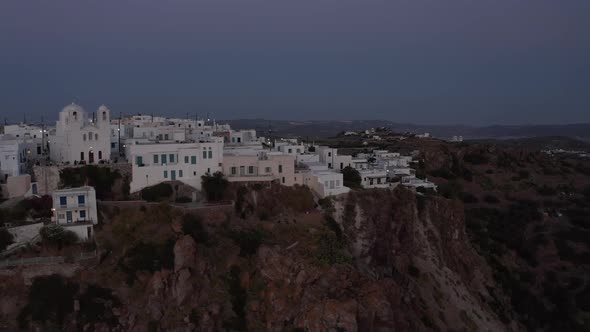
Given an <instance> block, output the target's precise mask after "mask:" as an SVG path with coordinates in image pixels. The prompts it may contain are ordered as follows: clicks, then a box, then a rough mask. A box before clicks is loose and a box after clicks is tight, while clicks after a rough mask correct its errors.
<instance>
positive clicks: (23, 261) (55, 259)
mask: <svg viewBox="0 0 590 332" xmlns="http://www.w3.org/2000/svg"><path fill="white" fill-rule="evenodd" d="M96 257H98V250H94V251H89V252H81V253H80V254H79V255H74V256H49V257H29V258H19V259H13V260H6V261H0V269H1V268H8V267H16V266H31V265H47V264H60V263H66V262H67V261H69V260H70V259H71V260H72V262H81V261H85V260H89V259H93V258H96Z"/></svg>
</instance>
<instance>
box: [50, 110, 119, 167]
mask: <svg viewBox="0 0 590 332" xmlns="http://www.w3.org/2000/svg"><path fill="white" fill-rule="evenodd" d="M49 146H50V157H51V159H52V160H53V161H55V162H61V163H71V164H74V163H96V162H99V161H101V160H110V159H111V156H110V155H111V121H110V111H109V109H108V108H107V107H106V106H100V107H99V108H98V111H97V113H96V116H93V115H92V116H91V115H89V114H88V113H87V112H86V111H85V110H84V109H83V108H82V107H80V106H78V105H76V104H74V103H72V104H70V105H68V106H66V107H64V109H63V110H62V111H61V112H60V113H59V120H58V121H57V123H56V126H55V135H54V136H49Z"/></svg>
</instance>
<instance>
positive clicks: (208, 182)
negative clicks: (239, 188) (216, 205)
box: [201, 172, 229, 201]
mask: <svg viewBox="0 0 590 332" xmlns="http://www.w3.org/2000/svg"><path fill="white" fill-rule="evenodd" d="M201 185H202V188H203V191H204V192H205V194H206V195H207V200H209V201H220V200H221V199H223V197H224V196H225V192H226V190H227V187H228V186H229V181H227V179H226V178H225V177H224V176H223V173H221V172H215V173H214V174H213V175H209V174H205V175H203V176H201Z"/></svg>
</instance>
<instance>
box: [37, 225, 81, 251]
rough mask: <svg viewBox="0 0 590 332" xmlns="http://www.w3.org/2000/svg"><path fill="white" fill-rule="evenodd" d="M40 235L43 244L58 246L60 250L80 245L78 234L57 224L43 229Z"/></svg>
mask: <svg viewBox="0 0 590 332" xmlns="http://www.w3.org/2000/svg"><path fill="white" fill-rule="evenodd" d="M39 234H40V235H41V239H42V240H43V243H46V244H49V245H52V246H56V247H58V248H62V247H66V246H69V245H72V244H75V243H78V241H79V240H80V239H79V238H78V235H76V233H74V232H72V231H69V230H67V229H65V228H64V227H62V226H59V225H55V224H50V225H47V226H43V227H41V230H40V231H39Z"/></svg>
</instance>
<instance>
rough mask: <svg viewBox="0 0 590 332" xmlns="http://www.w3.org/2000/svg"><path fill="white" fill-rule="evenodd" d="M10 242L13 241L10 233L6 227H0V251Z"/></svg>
mask: <svg viewBox="0 0 590 332" xmlns="http://www.w3.org/2000/svg"><path fill="white" fill-rule="evenodd" d="M12 243H14V238H13V236H12V234H10V232H9V231H8V230H7V229H6V228H2V229H0V251H3V250H4V249H6V247H8V246H9V245H11V244H12Z"/></svg>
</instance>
